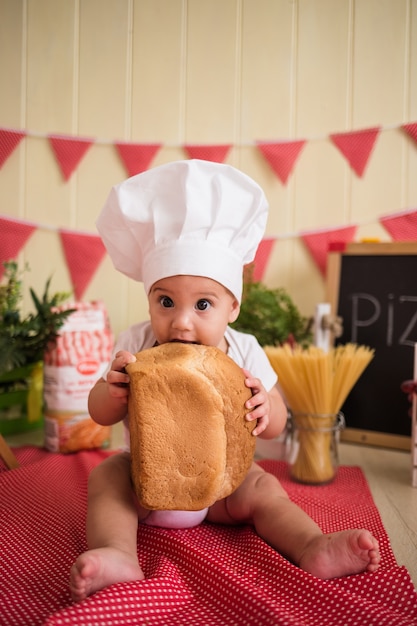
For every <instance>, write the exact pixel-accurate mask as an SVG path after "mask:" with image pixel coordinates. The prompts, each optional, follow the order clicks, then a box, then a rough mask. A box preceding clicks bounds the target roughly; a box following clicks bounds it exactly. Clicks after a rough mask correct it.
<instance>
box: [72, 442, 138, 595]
mask: <svg viewBox="0 0 417 626" xmlns="http://www.w3.org/2000/svg"><path fill="white" fill-rule="evenodd" d="M137 528H138V511H137V508H136V505H135V500H134V497H133V492H132V485H131V480H130V457H129V455H128V454H117V455H114V456H111V457H109V458H108V459H106V460H105V461H104V462H103V463H101V464H100V465H98V466H97V467H96V468H94V469H93V470H92V472H91V474H90V477H89V483H88V512H87V543H88V547H89V549H88V551H87V552H84V553H83V554H81V555H80V556H79V557H78V559H77V560H76V562H75V563H74V565H73V566H72V569H71V579H70V589H71V595H72V598H73V600H75V601H79V600H82V599H84V598H86V597H87V596H89V595H90V594H92V593H94V592H95V591H98V590H99V589H103V588H104V587H108V586H109V585H111V584H114V583H118V582H128V581H131V580H140V579H142V578H143V577H144V576H143V572H142V570H141V568H140V566H139V563H138V558H137Z"/></svg>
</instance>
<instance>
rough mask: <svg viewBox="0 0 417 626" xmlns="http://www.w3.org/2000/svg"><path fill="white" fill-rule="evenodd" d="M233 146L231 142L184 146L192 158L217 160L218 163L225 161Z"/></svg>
mask: <svg viewBox="0 0 417 626" xmlns="http://www.w3.org/2000/svg"><path fill="white" fill-rule="evenodd" d="M231 147H232V146H231V144H221V145H213V146H207V145H197V144H186V145H184V146H183V148H184V150H185V151H186V153H187V154H188V156H189V158H190V159H203V160H204V161H215V162H216V163H223V162H224V160H225V158H226V156H227V155H228V153H229V150H230V148H231Z"/></svg>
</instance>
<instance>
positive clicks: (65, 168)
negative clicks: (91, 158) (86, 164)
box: [48, 135, 94, 180]
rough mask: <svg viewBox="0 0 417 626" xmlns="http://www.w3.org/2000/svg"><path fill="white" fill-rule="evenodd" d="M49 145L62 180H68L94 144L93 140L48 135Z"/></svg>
mask: <svg viewBox="0 0 417 626" xmlns="http://www.w3.org/2000/svg"><path fill="white" fill-rule="evenodd" d="M48 139H49V143H50V145H51V148H52V150H53V152H54V154H55V158H56V160H57V163H58V165H59V167H60V168H61V172H62V175H63V177H64V180H68V179H69V178H70V176H71V174H72V173H73V171H74V170H75V168H76V167H77V165H78V164H79V162H80V161H81V159H82V158H83V156H84V155H85V153H86V152H87V150H88V149H89V148H90V146H91V145H92V144H93V143H94V140H93V139H81V138H80V137H77V138H76V139H74V137H71V136H67V135H48Z"/></svg>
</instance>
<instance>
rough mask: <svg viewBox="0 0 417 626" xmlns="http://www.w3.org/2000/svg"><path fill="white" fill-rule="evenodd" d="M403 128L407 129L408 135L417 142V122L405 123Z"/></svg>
mask: <svg viewBox="0 0 417 626" xmlns="http://www.w3.org/2000/svg"><path fill="white" fill-rule="evenodd" d="M401 128H402V129H403V130H405V132H406V133H407V135H408V136H409V137H411V139H414V141H415V142H416V143H417V122H414V123H413V124H403V125H402V126H401Z"/></svg>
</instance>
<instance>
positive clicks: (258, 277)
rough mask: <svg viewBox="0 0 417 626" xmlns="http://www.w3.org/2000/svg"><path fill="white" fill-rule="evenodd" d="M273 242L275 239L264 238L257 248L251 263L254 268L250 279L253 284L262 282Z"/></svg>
mask: <svg viewBox="0 0 417 626" xmlns="http://www.w3.org/2000/svg"><path fill="white" fill-rule="evenodd" d="M275 241H276V238H275V237H265V239H262V241H261V242H260V244H259V246H258V249H257V251H256V255H255V259H254V261H253V265H254V267H253V275H252V279H253V280H254V281H255V282H260V281H262V279H263V277H264V274H265V270H266V266H267V265H268V261H269V257H270V256H271V252H272V249H273V247H274V244H275Z"/></svg>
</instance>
